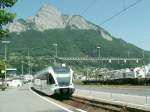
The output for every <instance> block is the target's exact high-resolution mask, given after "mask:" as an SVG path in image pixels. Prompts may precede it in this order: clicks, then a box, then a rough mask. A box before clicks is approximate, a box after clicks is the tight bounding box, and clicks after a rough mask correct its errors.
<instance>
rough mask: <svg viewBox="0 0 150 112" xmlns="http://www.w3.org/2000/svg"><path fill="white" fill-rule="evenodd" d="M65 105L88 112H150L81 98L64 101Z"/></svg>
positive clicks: (75, 97)
mask: <svg viewBox="0 0 150 112" xmlns="http://www.w3.org/2000/svg"><path fill="white" fill-rule="evenodd" d="M63 103H65V104H68V105H71V106H74V107H76V108H80V109H82V110H84V111H86V112H150V111H148V110H144V109H137V108H134V107H129V106H127V105H122V104H113V103H108V102H101V101H98V100H95V99H87V98H81V97H77V96H73V97H71V98H70V99H66V100H63Z"/></svg>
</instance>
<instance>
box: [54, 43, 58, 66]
mask: <svg viewBox="0 0 150 112" xmlns="http://www.w3.org/2000/svg"><path fill="white" fill-rule="evenodd" d="M53 46H54V47H55V60H54V65H56V63H57V61H56V60H57V56H58V55H57V46H58V44H57V43H55V44H53Z"/></svg>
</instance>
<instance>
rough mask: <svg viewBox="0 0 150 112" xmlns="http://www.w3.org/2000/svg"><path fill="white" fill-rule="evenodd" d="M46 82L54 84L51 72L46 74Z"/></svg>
mask: <svg viewBox="0 0 150 112" xmlns="http://www.w3.org/2000/svg"><path fill="white" fill-rule="evenodd" d="M46 76H47V84H55V81H54V78H53V77H52V75H51V74H47V75H46Z"/></svg>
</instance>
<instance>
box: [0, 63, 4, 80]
mask: <svg viewBox="0 0 150 112" xmlns="http://www.w3.org/2000/svg"><path fill="white" fill-rule="evenodd" d="M4 69H5V66H4V63H3V62H1V61H0V78H4V74H2V72H1V71H2V70H4Z"/></svg>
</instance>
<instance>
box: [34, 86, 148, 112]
mask: <svg viewBox="0 0 150 112" xmlns="http://www.w3.org/2000/svg"><path fill="white" fill-rule="evenodd" d="M32 90H34V89H33V88H32ZM34 91H35V92H37V93H38V94H40V95H42V96H45V97H47V98H52V99H54V100H56V101H59V102H62V103H64V104H67V105H70V106H72V107H75V108H77V109H79V111H78V112H150V110H145V109H142V108H137V107H130V106H127V105H123V104H120V103H117V104H115V103H111V102H107V101H100V100H96V99H92V98H91V99H90V98H85V97H79V96H72V97H70V98H62V97H59V98H58V97H56V96H55V97H54V96H46V95H45V94H43V93H41V92H39V91H36V90H34Z"/></svg>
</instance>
